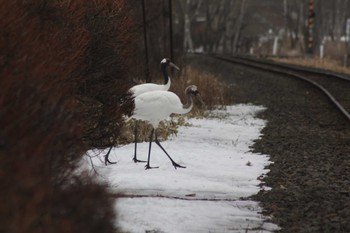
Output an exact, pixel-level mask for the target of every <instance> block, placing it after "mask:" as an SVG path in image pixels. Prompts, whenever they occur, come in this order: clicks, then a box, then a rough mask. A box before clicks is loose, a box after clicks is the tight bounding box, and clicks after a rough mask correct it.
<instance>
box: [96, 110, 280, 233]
mask: <svg viewBox="0 0 350 233" xmlns="http://www.w3.org/2000/svg"><path fill="white" fill-rule="evenodd" d="M263 109H264V108H263V107H261V106H254V105H234V106H229V107H227V109H226V110H215V111H212V112H211V113H210V117H209V118H206V119H189V120H188V121H189V123H190V124H191V126H186V127H185V126H183V127H180V128H179V133H178V135H177V136H173V137H172V138H171V139H170V140H167V141H163V142H162V145H163V147H164V148H165V150H167V152H168V153H169V154H170V155H171V156H172V158H173V159H174V160H175V161H176V162H177V163H179V164H180V165H183V166H186V168H178V169H177V170H175V169H174V167H173V166H172V164H171V162H170V160H169V159H168V158H167V156H166V155H165V154H164V153H163V151H162V150H161V149H160V148H159V147H158V146H157V145H156V144H155V143H153V145H152V155H151V166H159V168H158V169H150V170H144V165H145V164H144V163H137V164H135V163H134V162H133V161H132V156H133V150H134V145H133V144H129V145H126V146H123V147H120V148H116V149H113V150H112V151H111V155H110V160H112V161H118V163H117V164H116V165H109V166H107V167H106V166H104V164H103V163H102V161H101V160H100V159H97V158H95V159H94V164H95V167H96V168H97V171H98V173H99V174H100V175H101V176H102V178H103V179H107V181H108V182H109V183H110V184H111V187H112V188H115V190H116V191H117V192H118V193H123V194H126V196H127V197H124V198H120V199H118V200H117V202H116V209H117V212H118V222H117V223H116V224H117V225H118V226H119V227H120V228H121V229H122V230H123V231H125V232H135V233H136V232H143V233H144V232H146V231H151V232H167V233H177V232H178V233H183V232H193V233H196V232H220V233H221V232H271V231H273V230H274V229H276V228H277V226H275V225H273V224H270V223H267V222H265V221H266V219H265V218H264V217H263V216H262V215H261V214H260V213H259V212H260V211H261V208H260V207H259V205H258V203H256V202H254V201H251V200H246V197H249V196H251V195H253V194H255V193H257V192H258V191H259V186H258V185H259V183H260V182H259V181H258V180H257V178H258V177H259V176H261V175H263V174H265V173H267V172H268V171H267V170H265V169H264V167H265V166H266V165H267V164H268V163H269V162H268V156H267V155H262V154H254V153H252V152H250V148H249V146H251V145H252V144H253V140H254V139H257V138H259V136H260V135H261V134H260V131H261V129H262V128H263V127H264V125H265V122H264V121H263V120H261V119H258V118H256V117H255V115H256V113H257V112H258V111H262V110H263ZM147 153H148V143H146V142H145V143H140V144H139V145H138V158H139V159H143V160H147Z"/></svg>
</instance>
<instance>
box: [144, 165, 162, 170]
mask: <svg viewBox="0 0 350 233" xmlns="http://www.w3.org/2000/svg"><path fill="white" fill-rule="evenodd" d="M154 168H159V167H151V166H150V165H149V164H146V166H145V170H148V169H154Z"/></svg>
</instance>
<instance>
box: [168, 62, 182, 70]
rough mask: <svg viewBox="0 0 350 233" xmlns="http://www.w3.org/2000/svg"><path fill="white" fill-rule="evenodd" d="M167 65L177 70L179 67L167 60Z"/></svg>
mask: <svg viewBox="0 0 350 233" xmlns="http://www.w3.org/2000/svg"><path fill="white" fill-rule="evenodd" d="M169 66H171V67H173V68H175V69H177V70H180V68H179V67H178V66H177V65H175V64H174V63H172V62H169Z"/></svg>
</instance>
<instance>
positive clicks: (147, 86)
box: [105, 58, 180, 165]
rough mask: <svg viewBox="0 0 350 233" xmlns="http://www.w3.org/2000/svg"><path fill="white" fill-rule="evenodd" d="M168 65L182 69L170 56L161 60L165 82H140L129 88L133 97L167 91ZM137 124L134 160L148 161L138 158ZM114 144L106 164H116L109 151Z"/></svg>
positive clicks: (168, 80)
mask: <svg viewBox="0 0 350 233" xmlns="http://www.w3.org/2000/svg"><path fill="white" fill-rule="evenodd" d="M168 66H171V67H173V68H175V69H177V70H180V68H179V67H177V66H176V65H175V64H174V63H173V62H171V61H170V59H169V58H163V59H162V60H161V62H160V68H161V71H162V74H163V77H164V84H155V83H143V84H138V85H135V86H133V87H131V88H130V89H129V93H130V94H131V97H132V98H135V97H136V96H139V95H141V94H143V93H146V92H150V91H156V90H162V91H167V90H169V88H170V85H171V79H170V77H169V75H168V71H167V68H168ZM137 126H138V122H137V121H136V122H135V127H134V136H135V137H134V138H135V150H134V157H133V161H134V162H135V163H137V162H146V161H142V160H138V159H137V155H136V154H137ZM112 148H113V146H111V147H110V148H109V150H108V152H107V154H106V155H105V164H106V165H107V164H116V162H111V161H110V160H109V159H108V156H109V153H110V152H111V150H112Z"/></svg>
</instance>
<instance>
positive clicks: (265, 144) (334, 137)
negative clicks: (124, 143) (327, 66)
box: [185, 55, 350, 233]
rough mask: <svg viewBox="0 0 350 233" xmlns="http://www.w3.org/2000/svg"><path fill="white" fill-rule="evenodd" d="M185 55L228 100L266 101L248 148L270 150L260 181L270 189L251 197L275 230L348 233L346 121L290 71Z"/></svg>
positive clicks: (349, 159)
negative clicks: (212, 77)
mask: <svg viewBox="0 0 350 233" xmlns="http://www.w3.org/2000/svg"><path fill="white" fill-rule="evenodd" d="M185 62H186V63H187V64H193V65H197V66H199V67H201V68H202V69H203V70H206V71H210V72H212V73H214V74H216V75H218V76H219V77H220V78H222V79H223V80H225V81H226V82H227V83H228V84H229V85H230V86H231V88H232V98H233V100H234V103H254V104H257V105H263V106H265V107H267V110H266V111H264V112H262V113H261V114H260V115H259V117H261V118H263V119H266V120H267V125H266V127H265V128H264V129H263V131H262V133H263V136H262V137H261V138H260V139H259V140H257V141H256V143H255V145H254V146H253V147H252V150H253V151H254V152H257V153H263V154H268V155H270V158H271V161H272V162H273V163H272V164H271V165H270V166H268V169H270V172H269V173H268V176H267V177H265V178H262V181H263V182H264V183H265V185H266V186H268V187H271V188H272V189H271V190H270V191H261V192H260V193H258V194H257V195H255V196H254V197H252V198H253V199H254V200H257V201H259V202H261V205H262V206H263V208H264V214H266V215H267V216H272V220H273V222H275V223H277V224H278V225H279V226H280V227H281V228H282V229H281V230H280V232H313V233H314V232H332V233H334V232H337V233H340V232H344V233H345V232H350V142H349V141H350V140H349V139H350V122H348V121H347V120H346V119H345V118H343V117H342V116H341V115H340V114H338V112H337V110H336V109H335V107H334V106H333V105H332V104H331V103H330V102H329V101H328V100H327V98H326V97H325V96H324V95H323V94H322V93H321V92H319V91H318V90H317V89H315V88H312V87H310V84H307V83H304V82H303V81H299V80H295V79H293V78H288V77H283V76H280V75H272V74H270V73H266V72H263V71H260V70H253V69H248V68H246V67H243V66H238V65H233V64H229V63H226V62H223V61H218V60H215V59H213V58H209V57H203V56H199V55H192V56H188V57H187V59H186V60H185ZM349 95H350V90H349Z"/></svg>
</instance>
